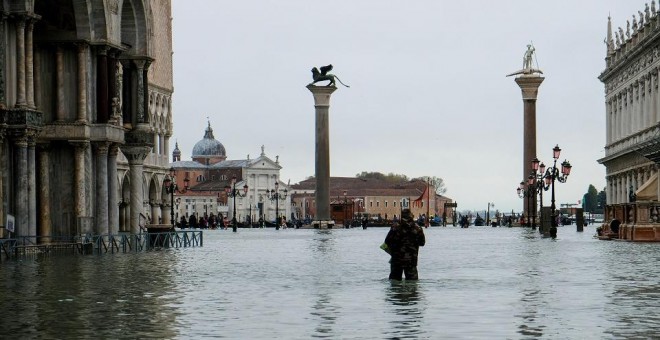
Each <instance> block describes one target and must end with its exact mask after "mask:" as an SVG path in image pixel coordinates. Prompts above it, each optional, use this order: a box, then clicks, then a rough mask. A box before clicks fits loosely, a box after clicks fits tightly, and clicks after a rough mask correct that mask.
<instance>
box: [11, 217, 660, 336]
mask: <svg viewBox="0 0 660 340" xmlns="http://www.w3.org/2000/svg"><path fill="white" fill-rule="evenodd" d="M594 228H595V227H593V226H590V227H587V228H585V231H584V232H583V233H578V232H576V231H575V226H566V227H561V228H559V236H558V238H557V239H555V240H553V239H549V238H542V237H540V236H539V234H538V232H536V231H532V230H529V229H524V228H490V227H470V228H467V229H462V228H456V227H446V228H443V227H431V228H429V229H426V230H425V232H426V238H427V245H426V246H425V247H423V248H421V250H420V263H419V273H420V279H421V280H420V281H419V282H405V280H404V281H403V282H390V281H389V280H387V275H388V272H389V265H388V262H387V261H388V259H389V257H388V255H387V254H386V253H385V252H383V251H382V250H381V249H380V248H379V246H380V244H381V243H382V242H383V240H384V238H385V234H386V233H387V229H385V228H370V229H367V230H362V229H337V230H329V231H320V230H296V229H284V230H279V231H276V230H274V229H239V231H238V233H232V232H231V230H210V231H205V232H204V247H201V248H187V249H165V250H158V251H151V252H143V253H132V254H114V255H112V254H106V255H85V256H81V255H51V256H34V257H25V258H21V259H18V260H9V261H4V262H2V263H0V313H2V315H0V338H62V339H63V338H67V339H71V338H92V337H94V338H166V339H170V338H176V339H198V338H205V337H216V338H232V339H309V338H330V339H347V338H350V339H404V338H412V339H439V338H443V339H539V338H540V339H601V338H608V339H619V338H621V339H627V338H653V337H656V336H658V334H660V314H659V313H658V311H659V310H660V271H659V270H658V267H657V263H658V261H659V260H660V244H656V243H628V242H619V241H599V240H596V239H594V238H593V234H594Z"/></svg>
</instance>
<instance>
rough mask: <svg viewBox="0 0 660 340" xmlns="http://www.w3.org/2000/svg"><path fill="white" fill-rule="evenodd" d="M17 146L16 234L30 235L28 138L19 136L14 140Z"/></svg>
mask: <svg viewBox="0 0 660 340" xmlns="http://www.w3.org/2000/svg"><path fill="white" fill-rule="evenodd" d="M14 145H15V146H16V147H15V149H14V151H15V153H16V177H15V181H16V196H15V207H16V216H15V217H16V235H17V236H33V235H30V229H29V216H28V206H29V203H28V180H29V178H28V138H27V136H19V137H18V138H16V139H15V140H14Z"/></svg>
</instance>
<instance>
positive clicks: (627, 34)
mask: <svg viewBox="0 0 660 340" xmlns="http://www.w3.org/2000/svg"><path fill="white" fill-rule="evenodd" d="M626 39H630V20H626Z"/></svg>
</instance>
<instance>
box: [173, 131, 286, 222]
mask: <svg viewBox="0 0 660 340" xmlns="http://www.w3.org/2000/svg"><path fill="white" fill-rule="evenodd" d="M191 159H192V160H190V161H182V160H181V150H180V149H179V143H178V142H177V143H176V145H175V148H174V150H173V151H172V160H173V162H172V163H170V174H171V176H172V178H173V179H174V183H176V187H177V189H176V190H175V193H174V195H175V196H174V197H175V202H174V214H175V219H176V220H177V221H179V220H180V219H181V217H182V216H183V217H185V218H186V219H188V218H189V217H190V215H195V216H196V217H197V218H199V217H201V216H210V215H211V214H213V215H215V216H218V215H220V214H222V216H227V217H228V219H230V220H231V219H233V217H234V211H236V215H235V216H236V220H237V221H238V222H239V223H246V222H256V221H258V220H259V218H263V219H264V220H266V221H271V222H273V221H275V219H276V216H277V215H279V216H284V217H287V216H289V215H290V210H291V208H290V206H291V204H290V203H291V198H290V197H289V196H288V195H287V196H286V197H284V191H285V190H287V192H288V190H289V186H288V184H285V183H283V182H281V181H280V170H281V169H282V166H281V165H280V163H279V156H275V161H273V160H272V159H270V158H269V157H268V156H266V153H265V147H264V146H261V153H260V155H259V157H257V158H250V155H247V157H246V158H245V159H233V160H228V159H227V151H226V149H225V146H224V145H223V144H222V143H221V142H220V141H218V140H217V139H215V136H214V135H213V128H211V122H209V123H208V126H207V127H206V130H205V131H204V136H203V137H202V139H201V140H199V141H198V142H197V143H195V145H194V146H193V149H192V155H191ZM226 187H230V188H231V189H236V190H235V191H236V192H237V193H238V195H236V197H232V196H230V195H228V193H227V191H226V189H225V188H226ZM276 188H277V189H278V190H279V193H280V196H282V197H280V199H279V200H277V199H273V200H271V199H270V198H269V197H272V195H269V193H270V192H271V190H275V189H276ZM230 192H231V191H230ZM234 201H235V202H236V205H235V206H234ZM234 208H235V209H234Z"/></svg>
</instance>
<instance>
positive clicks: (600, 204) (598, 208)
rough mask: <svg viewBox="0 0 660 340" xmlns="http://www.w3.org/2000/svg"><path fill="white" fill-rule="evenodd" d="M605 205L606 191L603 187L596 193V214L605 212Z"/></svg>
mask: <svg viewBox="0 0 660 340" xmlns="http://www.w3.org/2000/svg"><path fill="white" fill-rule="evenodd" d="M606 205H607V193H606V192H605V188H603V190H602V191H601V192H599V193H598V205H597V206H596V214H602V213H604V212H605V206H606Z"/></svg>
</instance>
